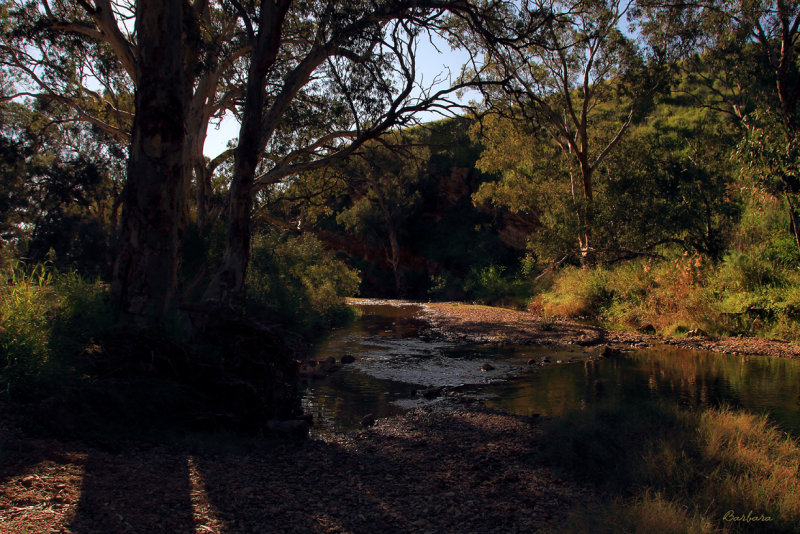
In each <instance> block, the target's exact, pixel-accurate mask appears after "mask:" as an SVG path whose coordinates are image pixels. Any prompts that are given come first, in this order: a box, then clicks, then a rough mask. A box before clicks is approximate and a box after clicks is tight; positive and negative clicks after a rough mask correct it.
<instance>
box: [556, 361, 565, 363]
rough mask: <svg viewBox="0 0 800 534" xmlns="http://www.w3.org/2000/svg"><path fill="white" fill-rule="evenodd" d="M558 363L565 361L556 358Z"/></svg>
mask: <svg viewBox="0 0 800 534" xmlns="http://www.w3.org/2000/svg"><path fill="white" fill-rule="evenodd" d="M556 363H564V362H563V361H562V360H556Z"/></svg>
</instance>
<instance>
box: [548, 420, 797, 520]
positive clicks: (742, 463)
mask: <svg viewBox="0 0 800 534" xmlns="http://www.w3.org/2000/svg"><path fill="white" fill-rule="evenodd" d="M546 430H547V432H548V434H546V439H547V444H546V445H545V446H544V447H543V455H544V458H545V460H546V461H548V462H550V463H551V464H552V465H554V466H555V467H556V468H558V469H560V470H563V471H565V472H568V473H571V474H572V475H574V476H577V477H578V478H579V479H583V480H587V481H590V482H592V483H593V484H595V485H597V486H598V487H599V488H600V489H602V491H603V492H604V494H605V495H606V496H607V497H606V498H605V500H603V501H602V502H601V503H600V504H599V505H595V506H591V507H589V508H586V509H576V510H574V511H573V512H572V513H571V514H570V516H569V519H568V521H567V523H566V524H565V527H564V531H565V532H570V531H572V532H643V533H645V532H648V533H649V532H659V533H660V532H744V531H750V530H752V529H753V528H755V527H754V526H753V524H754V523H758V524H757V527H758V530H759V532H796V528H797V525H798V524H800V473H799V469H800V467H799V466H800V446H798V443H797V441H796V440H795V439H793V438H791V437H789V436H788V435H786V434H785V433H783V432H782V431H781V430H780V429H778V428H777V427H775V426H774V425H773V424H772V423H770V421H769V420H768V419H767V417H766V416H763V415H755V414H751V413H748V412H743V411H738V410H734V409H732V408H715V409H706V410H703V411H701V412H694V411H688V410H682V409H679V408H667V407H661V408H658V409H651V408H645V407H628V408H621V409H618V410H609V409H599V410H589V411H586V412H580V413H577V414H570V415H569V416H566V417H564V418H557V419H554V420H552V421H551V422H550V423H549V424H548V425H546Z"/></svg>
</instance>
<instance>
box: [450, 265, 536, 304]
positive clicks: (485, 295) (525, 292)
mask: <svg viewBox="0 0 800 534" xmlns="http://www.w3.org/2000/svg"><path fill="white" fill-rule="evenodd" d="M464 289H465V290H466V294H467V298H468V299H469V300H472V301H475V302H480V303H482V304H488V305H504V306H510V307H518V308H524V307H525V305H526V303H527V300H528V298H529V296H530V294H531V281H530V278H529V277H526V276H525V274H524V271H523V272H521V273H519V274H517V275H512V274H506V268H505V267H504V266H502V265H489V266H487V267H483V268H473V269H472V270H471V271H470V272H469V274H468V275H467V279H466V284H465V287H464Z"/></svg>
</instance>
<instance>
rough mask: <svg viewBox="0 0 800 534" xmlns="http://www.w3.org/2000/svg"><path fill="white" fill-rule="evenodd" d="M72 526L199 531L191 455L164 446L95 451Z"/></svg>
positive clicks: (79, 528)
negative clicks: (144, 448) (113, 451)
mask: <svg viewBox="0 0 800 534" xmlns="http://www.w3.org/2000/svg"><path fill="white" fill-rule="evenodd" d="M70 530H71V531H73V532H79V533H93V532H97V533H107V532H115V533H123V532H170V533H181V532H195V523H194V520H193V512H192V502H191V498H190V484H189V475H188V467H187V461H186V457H185V455H181V454H174V453H170V452H168V451H165V450H163V449H160V448H155V449H150V450H146V451H135V450H134V451H127V452H125V453H120V454H110V453H105V452H95V453H93V454H90V455H89V457H88V459H87V461H86V465H85V470H84V476H83V483H82V487H81V496H80V501H79V502H78V504H77V511H76V513H75V517H74V519H73V521H72V523H71V525H70Z"/></svg>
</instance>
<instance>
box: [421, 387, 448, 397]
mask: <svg viewBox="0 0 800 534" xmlns="http://www.w3.org/2000/svg"><path fill="white" fill-rule="evenodd" d="M443 391H444V388H443V387H432V388H428V389H423V390H422V391H419V392H418V393H419V394H420V395H421V396H422V397H423V398H425V399H435V398H436V397H441V396H442V392H443Z"/></svg>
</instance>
